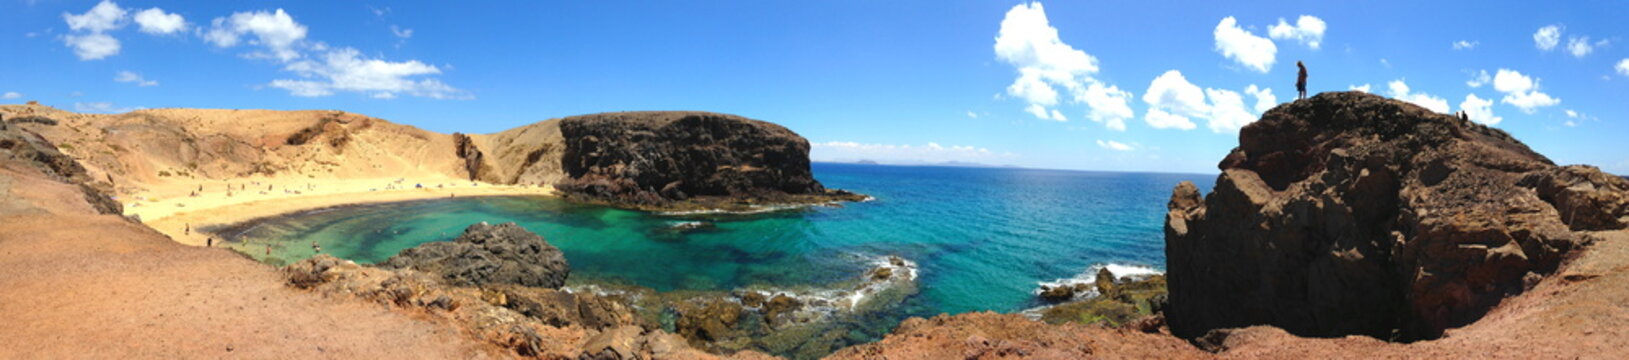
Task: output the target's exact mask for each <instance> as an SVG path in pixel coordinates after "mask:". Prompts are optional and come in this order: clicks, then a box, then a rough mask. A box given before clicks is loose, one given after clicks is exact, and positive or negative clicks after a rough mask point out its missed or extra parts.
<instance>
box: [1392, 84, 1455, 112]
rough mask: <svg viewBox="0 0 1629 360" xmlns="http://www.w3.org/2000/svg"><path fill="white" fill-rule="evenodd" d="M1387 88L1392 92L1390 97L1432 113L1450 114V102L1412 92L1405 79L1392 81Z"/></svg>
mask: <svg viewBox="0 0 1629 360" xmlns="http://www.w3.org/2000/svg"><path fill="white" fill-rule="evenodd" d="M1386 87H1387V88H1388V89H1389V90H1390V91H1391V92H1390V95H1391V97H1393V98H1397V99H1398V100H1402V101H1407V102H1411V103H1414V104H1415V105H1419V106H1422V107H1425V108H1426V109H1430V110H1431V111H1435V112H1439V113H1447V112H1448V100H1446V99H1443V98H1440V97H1436V96H1431V94H1426V93H1421V92H1413V91H1410V89H1409V88H1408V84H1407V83H1404V82H1403V79H1397V80H1392V81H1391V82H1389V83H1386Z"/></svg>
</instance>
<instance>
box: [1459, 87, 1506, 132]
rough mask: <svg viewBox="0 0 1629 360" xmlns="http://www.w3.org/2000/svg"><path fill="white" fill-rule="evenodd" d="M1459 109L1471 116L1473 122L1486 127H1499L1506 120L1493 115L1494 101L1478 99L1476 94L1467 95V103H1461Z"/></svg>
mask: <svg viewBox="0 0 1629 360" xmlns="http://www.w3.org/2000/svg"><path fill="white" fill-rule="evenodd" d="M1459 109H1460V110H1464V111H1465V115H1467V116H1470V118H1471V121H1475V122H1479V123H1482V124H1484V125H1498V124H1499V122H1500V121H1504V118H1502V117H1498V116H1495V115H1493V100H1492V99H1483V98H1480V97H1477V96H1476V94H1465V101H1463V102H1460V103H1459Z"/></svg>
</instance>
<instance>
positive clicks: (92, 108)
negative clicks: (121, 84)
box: [74, 101, 143, 114]
mask: <svg viewBox="0 0 1629 360" xmlns="http://www.w3.org/2000/svg"><path fill="white" fill-rule="evenodd" d="M141 109H143V108H142V107H139V106H138V107H127V106H126V107H121V106H117V105H113V103H111V102H106V101H100V102H76V103H74V111H77V112H82V113H103V114H118V113H127V112H131V111H135V110H141Z"/></svg>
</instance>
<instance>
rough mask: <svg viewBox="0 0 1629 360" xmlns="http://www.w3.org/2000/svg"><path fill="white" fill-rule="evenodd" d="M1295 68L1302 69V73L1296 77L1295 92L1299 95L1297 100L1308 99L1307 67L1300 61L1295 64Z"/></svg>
mask: <svg viewBox="0 0 1629 360" xmlns="http://www.w3.org/2000/svg"><path fill="white" fill-rule="evenodd" d="M1295 67H1298V68H1301V72H1300V73H1298V74H1296V75H1295V91H1296V92H1297V93H1298V94H1297V95H1296V97H1295V99H1296V100H1302V99H1306V98H1307V65H1306V64H1302V63H1301V62H1300V61H1296V62H1295Z"/></svg>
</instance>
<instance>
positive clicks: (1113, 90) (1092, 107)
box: [1076, 82, 1136, 131]
mask: <svg viewBox="0 0 1629 360" xmlns="http://www.w3.org/2000/svg"><path fill="white" fill-rule="evenodd" d="M1131 97H1132V95H1131V92H1128V91H1125V90H1120V88H1119V87H1117V86H1103V84H1101V83H1097V82H1093V83H1091V84H1090V85H1087V86H1086V91H1085V92H1082V93H1081V94H1080V96H1079V98H1077V99H1076V100H1077V101H1080V102H1084V103H1086V107H1087V108H1088V109H1089V110H1088V111H1087V113H1086V118H1087V119H1091V120H1092V121H1094V122H1100V123H1103V126H1104V127H1106V128H1109V129H1110V130H1118V131H1126V119H1130V118H1133V117H1135V116H1136V115H1134V114H1132V112H1131V105H1130V104H1129V103H1130V102H1131Z"/></svg>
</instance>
